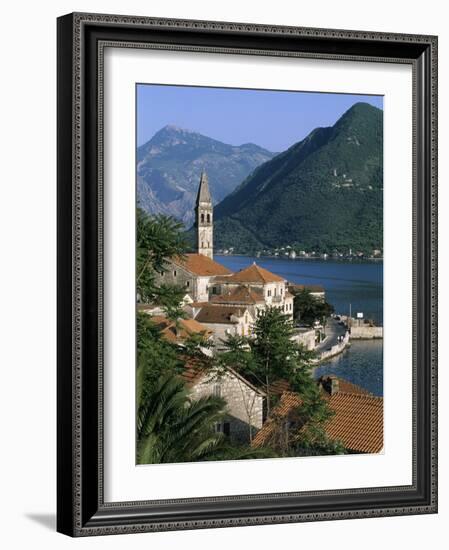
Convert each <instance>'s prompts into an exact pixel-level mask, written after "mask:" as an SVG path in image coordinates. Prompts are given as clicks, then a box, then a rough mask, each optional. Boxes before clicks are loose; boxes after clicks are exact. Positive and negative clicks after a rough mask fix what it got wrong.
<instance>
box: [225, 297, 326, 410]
mask: <svg viewBox="0 0 449 550" xmlns="http://www.w3.org/2000/svg"><path fill="white" fill-rule="evenodd" d="M252 332H253V335H252V336H251V337H244V336H229V337H228V338H227V340H224V341H223V344H224V348H225V349H224V351H223V353H221V354H220V356H219V358H218V363H219V366H220V367H221V368H223V369H224V368H226V367H232V368H234V369H235V370H237V371H239V372H240V373H241V374H242V375H243V376H245V377H246V378H247V379H248V380H249V381H250V382H253V383H254V384H255V385H256V386H259V387H260V388H262V389H263V390H264V392H265V393H266V395H267V413H268V414H269V412H270V409H271V406H272V405H273V404H274V401H275V396H274V395H272V391H271V386H272V384H273V382H275V381H277V380H279V379H285V380H287V381H288V382H289V383H290V385H291V387H292V389H293V390H294V391H299V392H301V393H307V392H308V391H309V388H311V387H312V385H314V382H313V380H312V378H311V376H310V369H311V367H312V363H311V361H312V359H313V358H314V357H315V354H314V352H311V351H308V350H306V349H305V348H304V346H302V345H300V344H297V343H296V342H295V341H294V340H293V336H294V329H293V325H292V323H291V321H290V319H289V317H288V316H287V315H284V314H283V313H282V312H281V311H280V310H278V309H277V308H267V309H265V310H264V311H261V312H260V315H259V316H258V317H257V319H256V321H255V323H254V325H253V327H252Z"/></svg>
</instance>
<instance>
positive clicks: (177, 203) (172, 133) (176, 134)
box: [137, 125, 275, 226]
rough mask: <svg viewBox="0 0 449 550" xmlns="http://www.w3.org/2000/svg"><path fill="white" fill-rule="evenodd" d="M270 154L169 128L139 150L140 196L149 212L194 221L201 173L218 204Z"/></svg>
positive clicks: (187, 221)
mask: <svg viewBox="0 0 449 550" xmlns="http://www.w3.org/2000/svg"><path fill="white" fill-rule="evenodd" d="M274 154H275V153H271V152H270V151H267V150H266V149H263V148H262V147H259V146H257V145H254V144H253V143H245V144H244V145H240V146H233V145H227V144H226V143H222V142H220V141H217V140H215V139H211V138H209V137H206V136H203V135H201V134H198V133H196V132H192V131H190V130H185V129H182V128H178V127H176V126H171V125H169V126H165V127H164V128H162V129H161V130H159V132H157V133H156V134H155V135H154V136H153V137H152V138H151V139H150V141H148V142H147V143H145V144H144V145H141V146H140V147H139V148H138V149H137V196H138V201H139V206H140V207H141V208H143V209H144V210H146V211H147V212H148V213H151V214H157V213H163V214H167V215H171V216H174V217H175V218H178V219H180V220H182V221H183V222H184V223H185V224H186V226H189V225H191V223H192V222H193V215H194V214H193V212H194V203H195V197H196V193H197V191H198V184H199V181H200V175H201V171H202V170H203V169H205V170H206V172H207V175H208V176H209V181H210V188H211V193H212V196H213V197H214V201H215V202H218V201H220V200H222V199H223V198H224V197H225V196H226V195H228V194H229V193H230V192H231V191H233V190H234V189H235V187H236V186H237V185H238V184H239V183H241V182H242V180H243V179H245V178H246V176H248V174H250V173H251V172H252V171H253V170H254V168H256V167H257V166H259V165H260V164H262V163H264V162H265V161H267V160H269V159H271V158H272V157H273V156H274Z"/></svg>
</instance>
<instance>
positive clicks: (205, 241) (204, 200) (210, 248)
mask: <svg viewBox="0 0 449 550" xmlns="http://www.w3.org/2000/svg"><path fill="white" fill-rule="evenodd" d="M195 229H196V246H197V250H198V254H203V256H207V257H208V258H210V259H211V260H212V259H213V256H214V242H213V235H214V225H213V208H212V198H211V196H210V191H209V181H208V179H207V175H206V172H205V171H204V170H203V172H202V173H201V179H200V185H199V188H198V195H197V197H196V205H195Z"/></svg>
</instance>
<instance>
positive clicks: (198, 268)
mask: <svg viewBox="0 0 449 550" xmlns="http://www.w3.org/2000/svg"><path fill="white" fill-rule="evenodd" d="M173 263H175V264H178V265H179V266H181V267H183V268H184V269H186V270H187V271H189V272H190V273H193V274H194V275H200V276H208V275H209V276H213V275H230V274H231V273H232V271H230V270H229V269H228V268H227V267H225V266H224V265H221V264H219V263H218V262H215V261H214V260H211V259H210V258H208V257H207V256H204V255H203V254H185V255H184V256H183V257H182V258H181V257H177V258H174V259H173Z"/></svg>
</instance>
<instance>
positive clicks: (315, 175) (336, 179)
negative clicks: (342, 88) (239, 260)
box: [214, 103, 383, 253]
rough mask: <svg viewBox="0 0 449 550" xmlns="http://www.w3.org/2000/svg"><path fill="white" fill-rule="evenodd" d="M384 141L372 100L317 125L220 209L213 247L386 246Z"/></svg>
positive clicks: (251, 249)
mask: <svg viewBox="0 0 449 550" xmlns="http://www.w3.org/2000/svg"><path fill="white" fill-rule="evenodd" d="M382 136H383V112H382V110H380V109H378V108H376V107H373V106H371V105H369V104H367V103H357V104H355V105H353V106H352V107H351V108H350V109H349V110H348V111H347V112H346V113H345V114H344V115H343V116H342V117H341V118H340V119H339V120H338V121H337V122H336V123H335V124H334V126H332V127H328V128H316V129H315V130H313V131H312V132H311V133H310V134H309V135H308V136H307V137H306V138H305V139H303V140H302V141H300V142H298V143H296V144H295V145H293V146H292V147H290V148H289V149H288V150H287V151H285V152H283V153H280V154H279V155H277V156H276V157H274V158H273V159H271V160H269V161H268V162H265V163H264V164H263V165H261V166H259V167H258V168H256V169H255V170H254V171H253V173H252V174H250V175H249V176H248V177H247V178H246V179H245V180H244V181H243V182H242V183H241V185H240V186H238V187H237V188H236V189H235V190H234V191H233V192H232V193H231V194H229V195H228V196H227V197H226V198H225V199H224V200H223V201H221V202H220V203H219V204H218V205H217V207H216V208H215V210H214V218H215V231H214V239H215V247H216V248H217V249H222V248H229V247H234V249H235V251H236V252H240V253H248V252H255V251H257V250H262V249H264V248H271V249H272V248H276V247H281V246H287V245H291V246H295V248H298V249H300V250H306V251H307V250H317V251H322V252H331V251H333V250H338V251H344V252H346V251H347V250H348V249H349V248H352V249H353V250H354V251H358V250H361V251H368V250H369V251H372V250H373V249H374V248H379V249H382V248H383V245H382V243H383V238H382V233H383V192H382V191H383V164H382V147H383V143H382V140H383V137H382Z"/></svg>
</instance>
